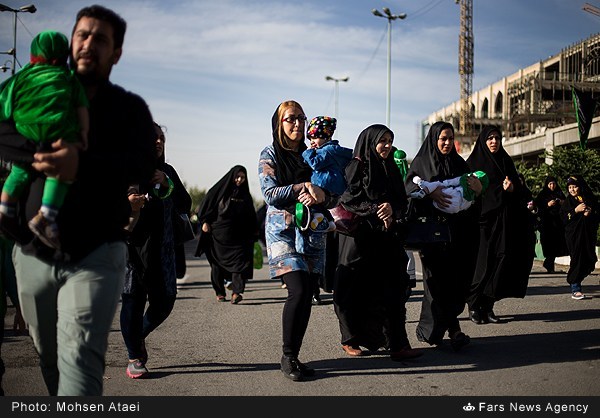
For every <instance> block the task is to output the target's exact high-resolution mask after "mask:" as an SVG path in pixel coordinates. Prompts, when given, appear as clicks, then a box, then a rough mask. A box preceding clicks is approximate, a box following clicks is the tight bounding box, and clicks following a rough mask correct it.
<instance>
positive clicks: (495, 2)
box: [0, 0, 600, 198]
mask: <svg viewBox="0 0 600 418" xmlns="http://www.w3.org/2000/svg"><path fill="white" fill-rule="evenodd" d="M96 2H97V3H98V4H102V5H105V6H107V7H110V8H112V9H113V10H115V11H116V12H117V13H119V14H120V15H121V16H123V17H124V18H125V19H126V20H127V22H128V29H127V34H126V36H125V45H124V53H123V58H122V59H121V61H120V62H119V63H118V64H117V65H116V66H115V67H114V69H113V73H112V77H111V79H112V81H113V82H115V83H117V84H120V85H122V86H123V87H125V88H126V89H128V90H131V91H133V92H135V93H137V94H139V95H141V96H142V97H143V98H144V99H145V100H146V101H147V103H148V105H149V106H150V110H151V111H152V114H153V116H154V118H155V120H156V121H157V122H159V123H161V124H162V125H165V126H166V128H167V133H166V136H167V143H166V156H167V160H168V162H169V163H170V164H172V165H173V166H174V167H175V168H176V170H177V171H178V173H179V175H180V176H181V177H182V179H183V180H184V181H185V182H186V183H187V184H188V185H194V186H197V187H200V188H204V189H208V188H210V187H211V186H212V185H213V184H214V183H215V182H216V181H217V180H218V179H220V178H221V177H222V176H223V175H224V174H225V173H226V172H227V171H228V170H229V169H230V168H231V167H232V166H234V165H236V164H241V165H244V166H245V167H246V168H247V169H248V174H249V182H250V189H251V191H252V193H253V195H254V196H255V198H260V186H259V184H258V174H257V171H258V156H259V154H260V151H261V150H262V149H263V148H264V147H265V146H266V145H268V144H269V143H271V141H272V138H271V127H270V120H271V115H272V114H273V112H274V110H275V108H276V106H277V105H278V104H279V103H280V102H281V101H283V100H286V99H295V100H297V101H299V102H300V103H301V104H302V106H303V107H304V110H305V112H306V113H307V116H308V117H309V118H310V117H313V116H317V115H331V116H334V113H335V100H334V85H335V83H334V82H332V81H326V80H325V76H328V75H329V76H332V77H335V78H340V77H345V76H348V77H350V79H349V81H348V82H346V83H343V82H340V83H339V108H338V128H337V131H336V137H337V139H339V140H340V143H341V144H342V145H344V146H347V147H349V148H352V147H353V146H354V143H355V141H356V138H357V137H358V134H359V133H360V131H361V130H362V129H364V128H365V127H367V126H368V125H370V124H373V123H385V120H386V91H387V90H386V89H387V87H386V86H387V84H386V77H387V61H386V60H387V38H386V36H387V20H386V19H383V18H378V17H375V16H373V15H372V14H371V9H373V8H376V9H379V10H381V8H382V7H389V8H390V9H391V11H392V13H394V14H400V13H406V14H407V18H406V19H404V20H396V21H394V22H393V26H392V99H391V118H390V119H391V120H390V128H391V129H392V130H393V131H394V133H395V141H394V144H395V145H396V146H397V147H398V148H402V149H404V150H405V151H406V152H407V154H408V156H409V157H412V156H413V155H414V154H415V153H416V152H417V150H418V146H419V131H420V124H421V121H422V120H423V119H425V117H426V116H427V115H428V114H429V113H431V112H433V111H435V110H438V109H440V108H442V107H444V106H446V105H448V104H450V103H451V102H453V101H455V100H457V99H458V98H459V95H460V93H459V85H460V84H459V83H460V79H459V75H458V34H459V25H460V7H459V6H458V5H457V4H455V1H454V0H418V1H417V0H410V1H409V0H404V1H383V0H376V1H366V0H363V1H361V0H350V1H347V0H346V1H344V0H298V1H294V2H287V1H277V0H248V1H242V0H218V1H217V0H190V1H186V0H170V1H168V2H167V1H163V0H128V1H122V0H114V1H113V0H97V1H96ZM588 2H589V3H591V4H592V5H594V6H597V7H600V0H594V1H592V0H590V1H588ZM0 3H2V4H4V5H7V6H9V7H12V8H18V7H20V6H23V5H26V4H30V3H33V4H35V6H36V7H37V9H38V10H37V12H36V13H35V14H28V13H20V14H18V18H19V20H18V23H17V58H18V60H19V61H20V62H21V64H23V65H24V64H25V63H26V62H27V59H28V51H29V43H30V42H31V39H32V38H33V36H34V35H35V34H36V33H37V32H39V31H41V30H45V29H54V30H60V31H62V32H64V33H66V34H70V32H71V29H72V26H73V23H74V19H75V15H76V13H77V11H78V10H79V9H80V8H81V7H83V6H87V5H90V4H93V3H94V2H93V1H92V2H87V1H80V0H38V1H35V0H33V1H31V2H28V1H14V0H0ZM473 3H474V6H473V8H474V10H473V15H474V16H473V33H474V39H475V53H474V55H475V58H474V61H475V71H474V76H473V89H474V90H478V89H480V88H482V87H484V86H485V85H487V84H489V83H492V82H494V81H497V80H499V79H500V78H502V77H504V76H506V75H509V74H512V73H514V72H516V71H517V70H518V69H520V68H523V67H526V66H529V65H531V64H534V63H535V62H538V61H540V60H542V59H545V58H547V57H549V56H552V55H555V54H557V53H559V52H560V50H561V49H562V48H564V47H566V46H568V45H571V44H573V43H576V42H579V41H580V40H583V39H585V38H587V37H589V36H590V35H592V34H595V33H598V32H600V17H598V16H595V15H592V14H590V13H588V12H585V11H583V10H582V7H583V5H584V4H585V1H580V0H474V1H473ZM13 17H14V14H13V13H10V12H3V13H0V51H6V50H8V49H9V48H11V47H12V43H13V27H12V23H13ZM0 59H1V60H2V63H3V62H4V61H6V60H7V59H10V57H9V56H6V55H0ZM0 64H1V63H0ZM17 68H19V67H18V66H17ZM9 75H10V72H6V73H1V72H0V81H3V80H4V79H6V78H7V77H8V76H9Z"/></svg>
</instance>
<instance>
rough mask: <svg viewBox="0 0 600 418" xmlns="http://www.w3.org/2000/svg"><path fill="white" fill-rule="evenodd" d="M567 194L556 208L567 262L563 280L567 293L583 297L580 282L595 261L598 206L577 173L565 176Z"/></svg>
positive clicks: (585, 183) (590, 191)
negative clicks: (569, 287) (559, 216)
mask: <svg viewBox="0 0 600 418" xmlns="http://www.w3.org/2000/svg"><path fill="white" fill-rule="evenodd" d="M567 188H568V192H569V195H568V196H567V198H566V199H565V201H564V202H563V204H562V206H561V208H560V215H561V218H562V220H563V222H564V224H565V237H566V241H567V247H568V249H569V255H570V256H571V262H570V264H569V271H568V272H567V283H569V285H570V286H571V297H572V298H573V299H576V300H581V299H584V298H585V295H584V294H583V292H582V288H581V282H582V281H583V279H585V278H586V277H587V276H588V275H589V274H591V273H592V272H593V271H594V268H595V266H596V261H598V257H597V256H596V240H597V233H598V223H599V222H600V207H598V198H597V197H596V196H595V195H594V193H593V192H592V190H591V189H590V188H589V186H588V185H587V182H586V181H585V179H584V178H583V176H580V175H572V176H569V178H568V179H567Z"/></svg>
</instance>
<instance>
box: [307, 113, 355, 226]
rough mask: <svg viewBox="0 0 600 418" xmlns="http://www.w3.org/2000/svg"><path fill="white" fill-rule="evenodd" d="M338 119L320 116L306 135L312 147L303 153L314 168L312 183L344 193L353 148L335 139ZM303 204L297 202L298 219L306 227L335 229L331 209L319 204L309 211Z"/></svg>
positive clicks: (331, 192)
mask: <svg viewBox="0 0 600 418" xmlns="http://www.w3.org/2000/svg"><path fill="white" fill-rule="evenodd" d="M336 125H337V121H336V119H335V118H332V117H330V116H316V117H314V118H312V119H311V121H310V122H309V124H308V128H307V133H306V136H307V138H308V139H309V140H310V146H309V148H307V149H306V150H305V151H304V152H303V153H302V158H304V161H306V163H307V164H308V165H309V166H310V167H311V168H312V169H313V174H312V176H311V179H310V181H311V183H312V184H314V185H316V186H319V187H320V188H322V189H323V190H326V191H327V192H329V193H330V194H331V195H332V196H334V197H336V196H340V195H341V194H342V193H344V191H345V190H346V177H345V169H346V165H347V164H348V163H349V162H350V160H351V159H352V150H351V149H350V148H345V147H342V146H341V145H340V144H339V141H338V140H337V139H332V137H333V133H334V132H335V128H336ZM307 209H308V208H306V207H305V206H304V205H302V204H301V203H299V204H297V205H296V221H297V223H298V226H299V227H300V229H302V230H307V229H310V230H311V231H314V232H330V231H334V230H335V224H334V223H333V217H332V216H331V214H330V213H329V211H328V210H327V209H325V208H321V207H319V206H313V207H312V208H311V210H307Z"/></svg>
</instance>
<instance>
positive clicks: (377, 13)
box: [371, 7, 406, 128]
mask: <svg viewBox="0 0 600 418" xmlns="http://www.w3.org/2000/svg"><path fill="white" fill-rule="evenodd" d="M382 10H383V13H385V14H383V13H381V12H380V11H379V10H377V9H373V10H371V13H373V14H374V15H375V16H377V17H384V18H386V19H387V20H388V31H387V32H388V51H387V52H388V54H387V101H386V106H385V113H386V117H385V123H386V126H387V127H388V128H389V127H390V112H391V106H392V102H391V100H392V20H396V19H400V20H402V19H406V13H400V14H399V15H395V14H392V12H391V11H390V9H388V8H387V7H384V8H382Z"/></svg>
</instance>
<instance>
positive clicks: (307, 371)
mask: <svg viewBox="0 0 600 418" xmlns="http://www.w3.org/2000/svg"><path fill="white" fill-rule="evenodd" d="M296 361H297V362H298V368H299V369H300V372H301V373H302V376H306V377H311V376H314V375H315V369H313V368H312V367H308V366H307V365H306V364H304V363H301V362H300V360H298V359H296Z"/></svg>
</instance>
